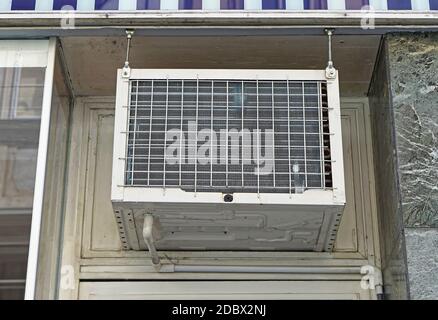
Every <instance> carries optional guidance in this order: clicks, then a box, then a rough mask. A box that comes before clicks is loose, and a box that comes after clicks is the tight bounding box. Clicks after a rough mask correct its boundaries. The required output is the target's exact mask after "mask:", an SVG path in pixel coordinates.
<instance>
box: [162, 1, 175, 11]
mask: <svg viewBox="0 0 438 320" xmlns="http://www.w3.org/2000/svg"><path fill="white" fill-rule="evenodd" d="M160 3H161V4H160V10H178V8H179V2H178V0H165V1H160Z"/></svg>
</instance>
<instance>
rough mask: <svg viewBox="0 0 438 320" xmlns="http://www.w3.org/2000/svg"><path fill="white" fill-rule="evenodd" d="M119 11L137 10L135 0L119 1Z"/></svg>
mask: <svg viewBox="0 0 438 320" xmlns="http://www.w3.org/2000/svg"><path fill="white" fill-rule="evenodd" d="M119 10H120V11H134V10H137V0H121V1H119Z"/></svg>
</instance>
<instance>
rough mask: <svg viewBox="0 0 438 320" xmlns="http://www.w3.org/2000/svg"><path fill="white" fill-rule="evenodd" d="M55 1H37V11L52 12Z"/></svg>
mask: <svg viewBox="0 0 438 320" xmlns="http://www.w3.org/2000/svg"><path fill="white" fill-rule="evenodd" d="M52 10H53V0H36V3H35V11H52Z"/></svg>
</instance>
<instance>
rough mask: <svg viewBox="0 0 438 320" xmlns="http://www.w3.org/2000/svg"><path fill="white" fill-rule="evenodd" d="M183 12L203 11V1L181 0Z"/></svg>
mask: <svg viewBox="0 0 438 320" xmlns="http://www.w3.org/2000/svg"><path fill="white" fill-rule="evenodd" d="M179 9H181V10H201V9H202V0H179Z"/></svg>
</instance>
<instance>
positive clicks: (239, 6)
mask: <svg viewBox="0 0 438 320" xmlns="http://www.w3.org/2000/svg"><path fill="white" fill-rule="evenodd" d="M244 8H245V1H244V0H221V9H222V10H227V9H229V10H243V9H244Z"/></svg>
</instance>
